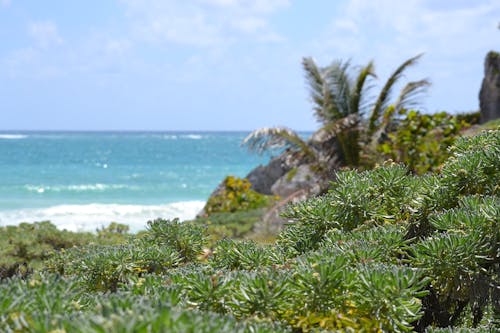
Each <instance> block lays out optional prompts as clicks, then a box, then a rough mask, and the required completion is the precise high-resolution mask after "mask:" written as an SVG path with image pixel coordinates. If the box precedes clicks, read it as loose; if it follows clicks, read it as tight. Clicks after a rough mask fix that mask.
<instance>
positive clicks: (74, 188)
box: [24, 183, 136, 193]
mask: <svg viewBox="0 0 500 333" xmlns="http://www.w3.org/2000/svg"><path fill="white" fill-rule="evenodd" d="M24 188H25V189H26V190H28V191H30V192H37V193H46V192H104V191H109V190H123V189H129V190H130V189H136V187H134V186H129V185H124V184H99V183H97V184H81V185H56V186H37V185H25V186H24Z"/></svg>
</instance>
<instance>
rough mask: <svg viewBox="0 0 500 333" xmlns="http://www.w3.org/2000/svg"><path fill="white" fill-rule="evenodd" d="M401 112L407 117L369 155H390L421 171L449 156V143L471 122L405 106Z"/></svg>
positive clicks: (376, 157)
mask: <svg viewBox="0 0 500 333" xmlns="http://www.w3.org/2000/svg"><path fill="white" fill-rule="evenodd" d="M399 114H402V115H404V118H403V119H401V120H399V121H398V126H397V127H396V128H395V129H393V130H391V131H390V132H389V133H387V135H386V137H385V139H384V140H381V142H380V143H378V144H377V146H376V152H374V153H372V154H370V157H371V158H373V159H374V162H377V163H380V162H383V161H384V160H388V159H392V160H393V161H396V162H399V163H404V164H405V165H407V166H408V168H409V169H410V170H411V171H413V172H416V173H418V174H423V173H426V172H429V171H436V170H438V169H439V167H440V166H441V165H442V164H443V162H444V161H445V160H446V159H447V158H448V156H449V152H448V147H450V146H451V145H452V144H453V143H454V142H455V140H456V139H457V138H458V136H459V135H460V131H461V130H462V129H463V128H465V127H467V126H468V125H469V124H468V123H466V122H465V121H460V120H459V117H457V116H452V115H449V114H447V113H446V112H439V113H436V114H422V113H420V112H418V111H415V110H410V111H407V110H406V109H403V110H401V111H400V112H399ZM463 117H464V118H465V116H463Z"/></svg>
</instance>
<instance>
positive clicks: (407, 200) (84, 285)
mask: <svg viewBox="0 0 500 333" xmlns="http://www.w3.org/2000/svg"><path fill="white" fill-rule="evenodd" d="M499 149H500V131H492V132H487V133H484V134H482V135H480V136H478V137H472V138H467V139H459V140H457V142H456V145H455V147H454V148H453V149H451V150H450V154H451V157H450V158H449V159H448V160H447V161H445V163H444V165H443V168H442V172H441V173H437V174H429V175H425V176H415V175H412V174H411V173H410V172H409V171H408V169H407V168H405V167H403V166H401V165H397V164H387V165H383V166H380V167H378V168H376V169H374V170H370V171H363V172H357V171H342V172H339V174H338V182H337V183H336V184H332V188H331V190H330V192H329V193H327V194H326V195H323V196H320V197H317V198H312V199H310V200H307V201H305V202H302V203H299V204H295V205H292V206H290V207H289V210H288V212H287V217H289V218H290V219H291V224H290V225H289V226H288V227H287V229H285V230H284V231H283V232H282V233H281V234H280V236H279V239H278V241H277V242H276V243H275V244H272V245H262V244H257V243H255V242H252V241H235V240H229V239H223V240H219V241H218V242H216V243H215V245H214V249H213V251H207V253H206V254H207V256H203V257H199V254H200V253H201V251H202V250H203V247H204V246H205V245H206V239H205V235H204V228H203V227H202V226H200V225H195V224H192V223H180V222H179V221H177V220H173V221H167V220H155V221H150V222H149V223H148V230H147V231H146V232H144V233H142V234H140V235H137V236H131V238H130V239H129V240H128V242H127V243H125V244H122V245H106V246H104V245H92V246H85V247H79V248H72V249H68V250H64V251H63V250H61V251H60V252H58V254H57V255H54V256H53V257H52V259H50V260H49V261H47V262H46V270H48V271H49V272H50V274H48V273H47V272H44V273H43V274H32V275H27V276H25V277H24V279H21V278H18V277H16V278H10V279H6V280H5V281H3V282H0V331H5V332H12V331H21V332H22V331H28V332H50V331H56V330H65V331H68V332H69V331H71V332H73V331H75V332H150V331H187V332H192V331H197V332H198V331H200V332H286V331H288V332H332V331H333V332H411V331H418V332H425V331H428V332H466V331H472V332H487V331H491V332H496V331H498V330H499V329H500V275H499V272H500V220H499V218H498V217H499V216H500V210H499V207H500V197H499V193H498V177H500V175H499V174H500V169H499V168H495V167H494V166H498V165H500V154H499V151H498V150H499Z"/></svg>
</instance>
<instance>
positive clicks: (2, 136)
mask: <svg viewBox="0 0 500 333" xmlns="http://www.w3.org/2000/svg"><path fill="white" fill-rule="evenodd" d="M27 137H28V136H27V135H24V134H0V139H6V140H19V139H26V138H27Z"/></svg>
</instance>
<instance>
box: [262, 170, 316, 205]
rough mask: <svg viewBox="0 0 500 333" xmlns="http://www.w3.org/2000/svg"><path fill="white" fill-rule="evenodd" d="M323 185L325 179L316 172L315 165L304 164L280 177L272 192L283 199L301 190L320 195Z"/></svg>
mask: <svg viewBox="0 0 500 333" xmlns="http://www.w3.org/2000/svg"><path fill="white" fill-rule="evenodd" d="M323 183H324V179H323V178H322V177H321V176H320V175H319V174H318V173H317V172H315V171H314V166H313V165H311V164H302V165H299V166H297V167H295V168H293V169H291V170H290V171H288V172H287V173H286V174H285V175H283V176H282V177H280V178H279V179H278V180H277V181H276V182H275V183H274V184H273V186H272V187H271V192H272V193H273V194H275V195H279V196H280V197H281V198H286V197H288V196H290V195H292V194H293V193H296V192H297V191H300V190H306V191H307V192H308V193H312V194H318V193H320V192H321V190H322V187H321V184H323Z"/></svg>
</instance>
